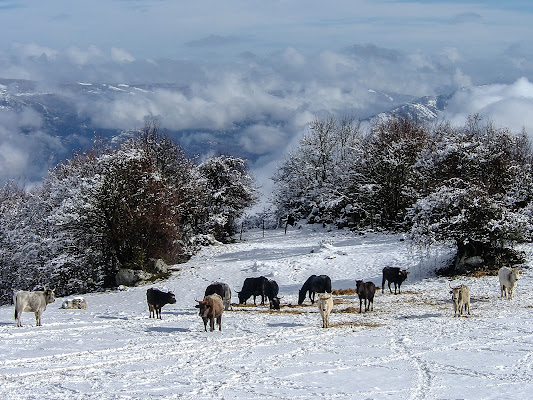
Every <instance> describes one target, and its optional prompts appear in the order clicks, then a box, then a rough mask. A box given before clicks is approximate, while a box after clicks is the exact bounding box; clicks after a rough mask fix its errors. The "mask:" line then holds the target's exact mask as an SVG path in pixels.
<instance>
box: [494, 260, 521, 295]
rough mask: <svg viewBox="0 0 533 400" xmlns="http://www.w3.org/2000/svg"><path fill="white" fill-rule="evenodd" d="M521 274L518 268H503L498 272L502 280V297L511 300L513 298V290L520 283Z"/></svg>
mask: <svg viewBox="0 0 533 400" xmlns="http://www.w3.org/2000/svg"><path fill="white" fill-rule="evenodd" d="M519 274H520V272H519V271H518V269H517V268H509V267H501V268H500V270H499V271H498V278H499V279H500V290H501V293H502V297H508V298H509V300H511V299H512V298H513V290H514V288H515V286H516V282H517V281H518V275H519Z"/></svg>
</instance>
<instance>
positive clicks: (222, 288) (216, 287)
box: [204, 282, 231, 311]
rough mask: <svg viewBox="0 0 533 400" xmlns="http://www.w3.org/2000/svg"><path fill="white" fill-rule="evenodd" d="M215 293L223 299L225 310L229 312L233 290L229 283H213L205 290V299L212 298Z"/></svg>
mask: <svg viewBox="0 0 533 400" xmlns="http://www.w3.org/2000/svg"><path fill="white" fill-rule="evenodd" d="M213 293H216V294H218V295H219V296H220V297H221V298H222V303H224V310H226V311H227V310H229V309H230V308H231V290H230V288H229V285H228V284H227V283H223V282H213V283H212V284H210V285H209V286H208V287H207V288H206V289H205V293H204V297H205V296H210V295H212V294H213Z"/></svg>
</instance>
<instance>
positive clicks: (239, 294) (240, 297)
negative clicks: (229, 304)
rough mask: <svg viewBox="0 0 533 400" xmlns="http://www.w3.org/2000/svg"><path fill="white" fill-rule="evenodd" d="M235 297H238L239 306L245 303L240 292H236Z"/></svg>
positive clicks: (243, 296) (244, 298) (244, 297)
mask: <svg viewBox="0 0 533 400" xmlns="http://www.w3.org/2000/svg"><path fill="white" fill-rule="evenodd" d="M237 296H238V297H239V304H244V302H245V301H246V296H245V295H244V294H243V293H242V291H240V292H237Z"/></svg>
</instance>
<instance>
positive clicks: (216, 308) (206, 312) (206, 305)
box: [195, 293, 224, 332]
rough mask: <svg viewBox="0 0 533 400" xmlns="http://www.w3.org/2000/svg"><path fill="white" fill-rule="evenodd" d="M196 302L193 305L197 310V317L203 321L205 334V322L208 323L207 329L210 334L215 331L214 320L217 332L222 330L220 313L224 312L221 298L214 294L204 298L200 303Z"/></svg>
mask: <svg viewBox="0 0 533 400" xmlns="http://www.w3.org/2000/svg"><path fill="white" fill-rule="evenodd" d="M196 301H197V302H198V304H197V305H195V307H196V308H199V309H200V310H199V312H198V315H200V317H202V320H203V321H204V329H205V331H206V332H207V321H209V327H210V328H211V332H213V331H214V330H215V320H216V321H217V324H218V330H219V331H221V330H222V312H223V311H224V304H223V303H222V297H220V295H218V294H216V293H214V294H211V295H209V296H205V297H204V299H203V300H202V301H199V300H196Z"/></svg>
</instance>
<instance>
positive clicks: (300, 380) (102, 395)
mask: <svg viewBox="0 0 533 400" xmlns="http://www.w3.org/2000/svg"><path fill="white" fill-rule="evenodd" d="M243 239H245V240H244V241H243V242H241V243H236V244H232V245H225V246H215V247H210V248H205V249H203V250H202V251H201V252H200V253H199V254H198V255H196V256H195V257H193V258H192V259H191V260H190V262H188V263H187V264H182V265H179V266H177V267H178V268H180V269H179V270H178V271H176V272H174V273H173V276H172V278H171V279H170V280H168V281H165V282H160V283H157V284H155V285H149V286H143V287H136V288H130V289H128V290H125V291H116V292H106V293H98V294H89V295H85V296H84V297H85V298H86V300H87V303H88V306H89V309H88V310H64V309H60V306H61V304H62V302H63V300H64V299H57V300H56V302H55V303H53V304H51V305H49V306H48V308H47V310H46V311H45V313H44V315H43V319H42V320H43V326H42V327H36V326H35V319H34V316H33V314H31V313H24V314H23V321H22V322H23V325H24V326H23V328H17V327H16V326H15V323H14V319H13V306H4V307H0V354H1V355H0V398H2V399H171V398H183V399H207V398H212V399H501V398H515V399H528V398H531V396H532V393H533V369H532V364H533V294H532V293H531V292H530V291H529V288H530V287H531V286H532V285H531V283H532V280H533V275H532V272H531V270H530V269H524V270H523V274H522V275H521V278H520V281H519V282H518V284H517V289H516V291H515V298H514V299H513V300H511V301H509V300H506V299H501V298H499V287H498V281H497V277H483V278H477V279H476V278H463V279H456V280H454V281H451V282H450V281H449V280H447V279H444V278H435V277H434V274H433V273H432V271H433V270H434V269H435V268H436V267H438V266H440V263H441V262H442V260H443V259H445V258H446V257H447V256H448V255H449V254H447V253H446V251H442V252H441V253H440V254H433V255H432V256H429V257H428V258H425V259H422V258H421V257H420V256H419V255H417V253H416V252H412V251H411V249H410V248H409V244H408V242H407V241H402V240H400V239H401V238H400V237H399V236H396V235H391V236H385V235H380V234H369V235H366V236H358V235H354V234H353V233H349V232H342V231H341V232H330V233H327V232H323V231H318V232H314V231H313V230H312V229H310V228H308V227H306V228H303V229H300V230H293V231H289V232H288V233H287V235H284V234H283V231H282V230H280V231H267V232H266V235H265V238H263V237H262V235H261V232H259V231H254V232H248V233H245V235H244V238H243ZM526 250H528V251H530V248H526ZM386 265H390V266H401V267H407V268H409V269H410V271H411V273H410V275H409V280H408V281H406V282H405V283H404V285H403V287H402V289H404V291H402V294H401V295H397V296H395V295H391V294H389V293H385V294H381V291H380V292H379V293H378V294H377V295H376V298H375V301H374V311H373V312H369V313H367V314H364V313H363V314H359V313H358V312H354V308H355V311H358V309H359V302H358V300H357V299H356V298H355V296H353V295H352V296H336V297H335V306H334V313H333V314H332V316H331V318H330V322H331V323H332V324H333V326H332V327H331V328H329V329H323V328H321V319H320V315H319V313H318V310H317V308H316V306H311V305H310V303H309V301H308V300H307V301H306V303H305V304H304V306H302V307H294V306H288V304H290V305H294V304H296V303H297V295H298V289H299V288H300V287H301V285H302V283H303V282H304V281H305V279H306V278H307V277H308V276H309V275H311V274H328V275H329V276H330V277H331V279H332V281H333V288H334V289H341V288H348V287H352V288H353V287H355V280H356V279H364V280H372V281H374V282H375V283H376V284H377V285H378V286H380V285H381V269H382V268H383V267H384V266H386ZM260 275H264V276H267V277H269V278H270V279H275V280H276V281H277V282H278V283H279V285H280V295H281V296H283V299H282V303H283V304H285V306H284V307H282V309H281V310H280V311H270V310H269V309H268V307H266V306H257V307H253V306H251V307H250V306H248V307H234V310H233V311H228V312H226V313H225V314H224V316H223V321H222V332H219V331H215V332H204V330H203V324H202V322H201V319H200V318H199V317H198V315H197V313H196V309H195V308H194V305H195V304H196V303H195V298H197V299H201V298H202V295H203V291H204V289H205V287H206V286H207V285H208V284H209V283H210V282H212V281H215V280H220V281H224V282H227V283H228V284H229V285H230V286H231V287H232V288H234V289H237V290H239V289H240V287H241V286H242V282H243V280H244V278H246V277H252V276H260ZM461 282H463V283H466V284H468V285H470V287H471V293H472V305H471V312H472V313H471V315H470V316H468V317H462V318H454V317H453V310H452V304H451V301H450V296H449V286H448V285H449V283H451V284H452V285H456V284H459V283H461ZM152 286H156V287H159V288H161V289H171V290H173V291H174V292H175V293H176V296H177V299H178V301H177V303H176V304H174V305H167V306H165V307H164V308H163V313H162V318H163V319H162V320H154V319H150V318H148V309H147V306H146V289H147V288H148V287H152ZM234 298H236V295H235V296H234ZM249 303H250V301H249ZM252 303H253V301H252Z"/></svg>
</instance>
